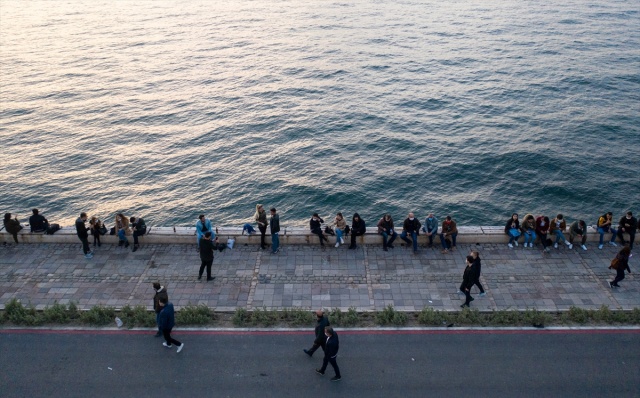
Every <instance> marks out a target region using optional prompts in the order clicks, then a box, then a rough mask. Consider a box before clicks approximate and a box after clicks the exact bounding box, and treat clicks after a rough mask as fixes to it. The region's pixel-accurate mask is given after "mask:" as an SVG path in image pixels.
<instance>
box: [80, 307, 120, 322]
mask: <svg viewBox="0 0 640 398" xmlns="http://www.w3.org/2000/svg"><path fill="white" fill-rule="evenodd" d="M115 319H116V310H115V309H114V308H113V307H105V306H101V305H96V306H95V307H91V309H90V310H89V311H83V312H81V313H80V322H82V323H84V324H88V325H94V326H104V325H108V324H110V323H112V322H115Z"/></svg>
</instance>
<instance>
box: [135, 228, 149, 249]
mask: <svg viewBox="0 0 640 398" xmlns="http://www.w3.org/2000/svg"><path fill="white" fill-rule="evenodd" d="M146 233H147V229H146V228H143V229H142V231H138V230H136V231H133V244H134V245H137V244H138V236H142V235H144V234H146Z"/></svg>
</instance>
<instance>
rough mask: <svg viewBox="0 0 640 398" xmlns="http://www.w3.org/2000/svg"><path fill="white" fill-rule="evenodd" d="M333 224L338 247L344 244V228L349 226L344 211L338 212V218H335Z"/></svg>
mask: <svg viewBox="0 0 640 398" xmlns="http://www.w3.org/2000/svg"><path fill="white" fill-rule="evenodd" d="M331 226H332V227H334V230H335V231H336V247H338V246H340V245H341V244H343V245H344V238H343V236H344V229H345V228H346V227H347V220H345V219H344V216H343V215H342V213H338V214H336V218H335V219H334V220H333V223H332V224H331Z"/></svg>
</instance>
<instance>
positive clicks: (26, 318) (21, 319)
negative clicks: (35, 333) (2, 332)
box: [4, 298, 44, 326]
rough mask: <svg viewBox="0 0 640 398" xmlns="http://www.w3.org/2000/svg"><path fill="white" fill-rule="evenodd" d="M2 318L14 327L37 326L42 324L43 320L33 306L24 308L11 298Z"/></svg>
mask: <svg viewBox="0 0 640 398" xmlns="http://www.w3.org/2000/svg"><path fill="white" fill-rule="evenodd" d="M4 311H5V312H4V317H5V318H6V320H7V321H8V322H11V323H13V324H15V325H24V326H38V325H42V324H43V323H44V319H43V317H42V315H41V314H40V313H38V311H36V309H35V308H33V306H29V307H25V306H24V305H22V303H21V302H20V301H19V300H17V299H15V298H13V299H11V300H10V301H9V302H8V303H7V304H5V307H4Z"/></svg>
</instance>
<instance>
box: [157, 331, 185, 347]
mask: <svg viewBox="0 0 640 398" xmlns="http://www.w3.org/2000/svg"><path fill="white" fill-rule="evenodd" d="M162 335H163V336H164V340H165V341H166V342H167V344H170V345H171V344H175V345H182V343H181V342H179V341H178V340H176V339H174V338H173V337H171V329H162Z"/></svg>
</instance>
